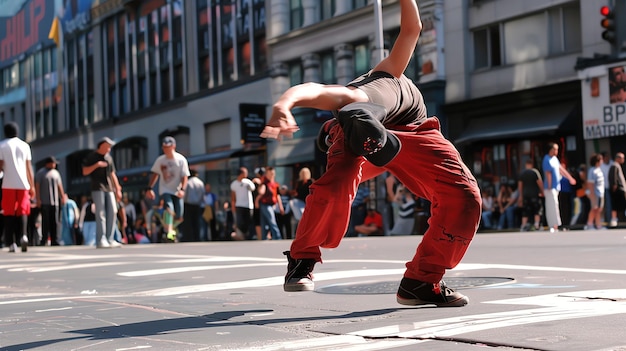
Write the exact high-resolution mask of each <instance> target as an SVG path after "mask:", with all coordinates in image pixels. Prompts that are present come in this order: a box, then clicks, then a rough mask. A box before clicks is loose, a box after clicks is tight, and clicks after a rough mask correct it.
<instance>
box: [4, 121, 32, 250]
mask: <svg viewBox="0 0 626 351" xmlns="http://www.w3.org/2000/svg"><path fill="white" fill-rule="evenodd" d="M18 134H19V127H18V126H17V123H15V122H8V123H7V124H5V125H4V136H5V138H6V139H4V140H3V141H2V142H0V170H2V171H3V172H4V178H3V180H2V210H3V212H4V242H5V245H6V246H8V247H9V252H15V251H17V244H16V239H17V238H21V239H20V246H21V248H22V252H26V251H28V236H27V235H26V233H27V230H28V215H29V214H30V200H31V198H35V194H36V193H35V181H34V177H33V167H32V164H31V162H32V153H31V150H30V145H28V143H27V142H25V141H23V140H22V139H20V138H19V137H18V136H17V135H18Z"/></svg>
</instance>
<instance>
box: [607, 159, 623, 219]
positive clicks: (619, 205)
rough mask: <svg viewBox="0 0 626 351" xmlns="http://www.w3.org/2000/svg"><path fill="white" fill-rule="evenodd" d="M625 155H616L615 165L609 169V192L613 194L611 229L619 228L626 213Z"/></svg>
mask: <svg viewBox="0 0 626 351" xmlns="http://www.w3.org/2000/svg"><path fill="white" fill-rule="evenodd" d="M623 165H624V153H622V152H618V153H616V154H615V159H614V160H613V164H612V165H611V168H610V169H609V179H608V181H609V192H610V193H611V221H610V222H609V225H610V226H611V227H617V223H618V222H619V221H623V220H624V216H625V214H624V211H626V180H625V179H624V170H623V169H622V166H623Z"/></svg>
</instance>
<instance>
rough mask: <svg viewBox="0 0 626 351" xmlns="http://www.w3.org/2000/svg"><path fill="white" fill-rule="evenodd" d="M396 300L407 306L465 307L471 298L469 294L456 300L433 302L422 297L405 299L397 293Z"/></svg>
mask: <svg viewBox="0 0 626 351" xmlns="http://www.w3.org/2000/svg"><path fill="white" fill-rule="evenodd" d="M396 301H397V302H398V303H399V304H401V305H405V306H424V305H435V306H437V307H463V306H465V305H467V304H468V303H469V298H468V297H467V296H463V297H460V298H458V299H456V300H452V301H448V302H445V303H442V302H432V301H424V300H420V299H405V298H403V297H400V296H399V295H396Z"/></svg>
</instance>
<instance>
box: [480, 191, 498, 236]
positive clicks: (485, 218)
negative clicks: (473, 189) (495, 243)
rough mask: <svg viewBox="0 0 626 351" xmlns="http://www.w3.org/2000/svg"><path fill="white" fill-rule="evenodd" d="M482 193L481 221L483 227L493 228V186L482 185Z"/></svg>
mask: <svg viewBox="0 0 626 351" xmlns="http://www.w3.org/2000/svg"><path fill="white" fill-rule="evenodd" d="M481 194H482V212H481V221H482V227H483V228H484V229H494V223H495V221H494V217H495V213H496V206H497V201H496V198H495V197H494V196H493V187H492V185H488V186H486V187H484V189H483V191H482V192H481Z"/></svg>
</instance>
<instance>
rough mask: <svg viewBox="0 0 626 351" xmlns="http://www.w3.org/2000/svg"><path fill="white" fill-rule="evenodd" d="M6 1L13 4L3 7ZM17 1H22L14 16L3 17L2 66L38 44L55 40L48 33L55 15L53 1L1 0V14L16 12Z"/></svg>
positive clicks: (0, 36) (0, 20)
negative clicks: (49, 37)
mask: <svg viewBox="0 0 626 351" xmlns="http://www.w3.org/2000/svg"><path fill="white" fill-rule="evenodd" d="M5 3H8V4H10V6H8V8H3V7H2V6H3V4H5ZM16 3H21V5H20V6H21V8H20V9H19V11H17V12H15V13H14V15H13V16H11V17H2V16H0V67H4V66H8V65H11V64H13V63H14V61H15V60H16V59H17V58H18V57H19V56H20V55H22V54H26V53H29V52H31V51H33V50H34V49H35V47H36V46H37V44H40V43H43V44H44V45H45V44H51V43H52V40H50V39H48V33H49V32H50V26H51V25H52V20H53V18H54V1H47V0H26V1H16V0H8V1H2V0H0V13H1V14H2V15H5V14H9V13H11V12H13V11H15V10H16Z"/></svg>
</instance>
